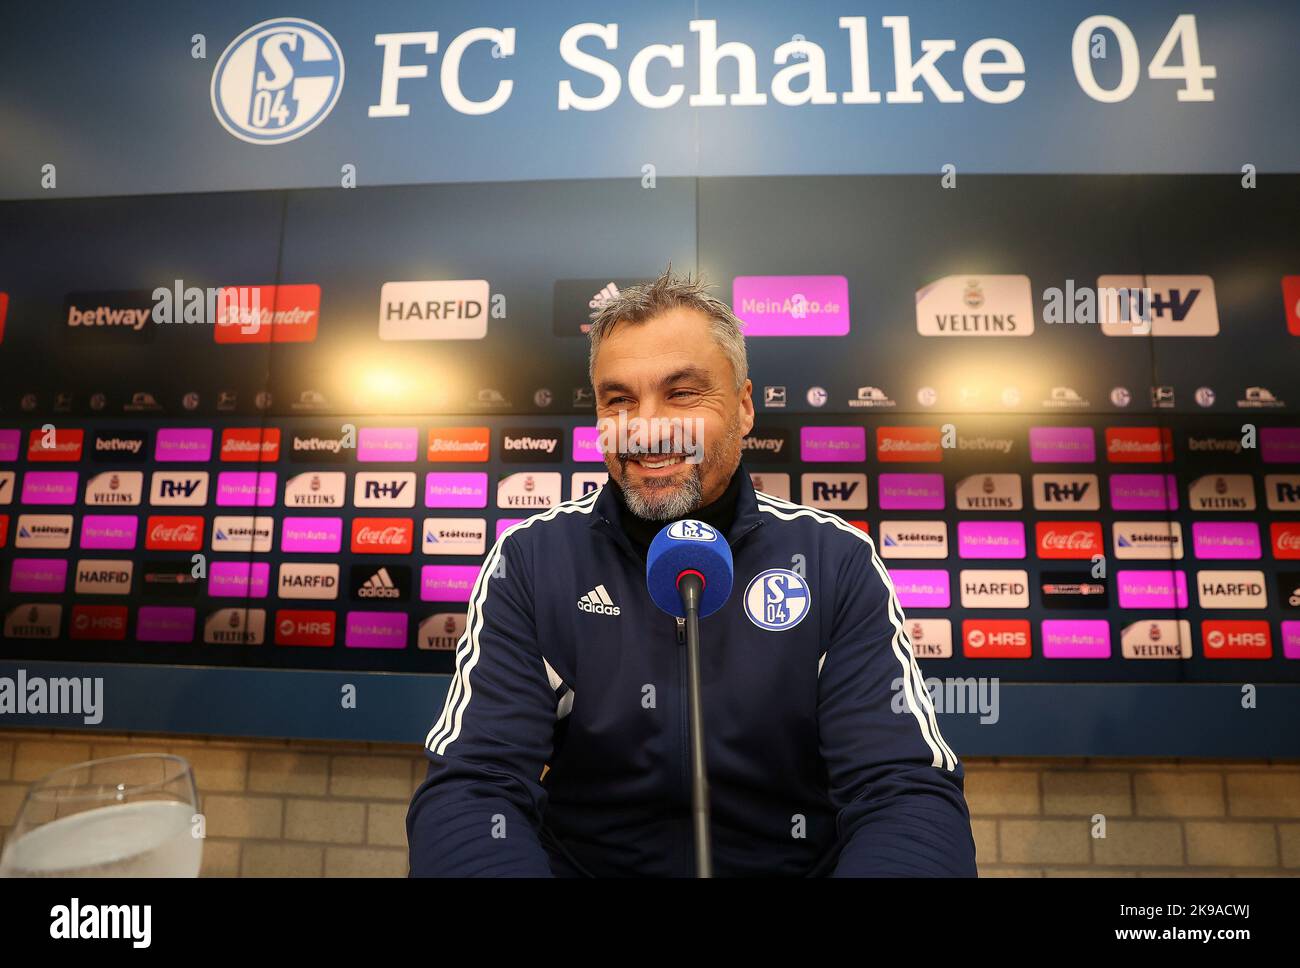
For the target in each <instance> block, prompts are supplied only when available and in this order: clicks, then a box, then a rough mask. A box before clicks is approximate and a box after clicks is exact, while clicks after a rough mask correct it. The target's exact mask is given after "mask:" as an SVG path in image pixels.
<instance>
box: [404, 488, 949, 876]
mask: <svg viewBox="0 0 1300 968" xmlns="http://www.w3.org/2000/svg"><path fill="white" fill-rule="evenodd" d="M741 470H742V473H741V475H740V476H741V478H742V481H741V490H740V495H739V498H738V501H737V507H736V516H735V520H734V523H733V524H732V526H731V528H730V530H729V532H728V534H727V538H728V541H729V543H730V545H731V548H732V553H733V555H734V558H735V568H736V572H735V584H734V585H733V588H732V593H731V597H730V599H729V600H728V601H727V604H726V605H724V606H723V608H722V609H721V610H719V611H718V612H716V613H714V614H713V615H711V616H709V617H708V618H705V619H702V620H701V622H700V640H701V674H702V680H703V706H704V721H705V749H706V760H707V767H708V776H709V786H710V793H711V796H712V818H711V819H712V837H713V854H714V869H715V873H716V874H717V875H718V876H728V875H763V874H769V875H795V876H801V875H822V874H837V875H885V876H887V875H962V876H974V874H975V846H974V843H973V841H972V838H971V829H970V815H969V812H968V810H967V807H966V801H965V798H964V796H963V793H962V785H963V769H962V765H961V763H960V761H959V760H958V759H957V756H956V755H955V754H954V753H953V751H952V749H951V748H949V746H948V745H947V744H946V743H945V742H944V740H943V737H942V736H941V735H940V734H939V729H938V726H937V723H936V719H935V716H934V713H933V710H932V707H931V705H930V703H929V698H928V696H927V695H926V692H925V689H924V686H923V685H922V683H921V673H920V670H919V669H918V667H917V665H916V662H915V660H914V659H913V657H912V651H911V643H910V640H909V638H908V634H907V628H906V624H905V622H904V619H903V613H902V609H901V608H900V607H899V604H898V599H897V597H896V596H895V594H894V590H893V585H892V584H891V583H890V581H889V578H888V575H887V574H886V572H885V569H884V566H883V565H882V564H881V561H880V559H879V558H878V557H877V555H876V552H875V547H874V545H873V544H872V542H871V540H870V539H869V538H868V537H867V536H866V535H865V534H864V533H862V532H861V531H859V530H858V529H856V528H854V527H852V526H851V525H848V524H846V523H844V522H843V521H842V520H841V519H840V518H838V517H836V516H834V515H832V514H829V513H827V512H825V511H819V510H815V509H813V508H808V507H804V506H802V505H797V504H792V503H790V502H788V501H784V500H780V499H778V498H774V497H770V496H768V495H766V494H762V493H760V492H755V491H754V489H753V486H752V484H751V483H750V481H749V477H748V475H747V474H745V473H744V472H743V467H742V469H741ZM611 491H612V488H611V487H610V486H606V487H605V488H602V489H601V490H600V491H597V492H595V493H593V494H589V495H587V496H586V497H583V498H581V499H578V500H574V501H569V502H566V503H564V504H561V505H559V506H558V507H555V508H552V509H550V510H548V511H546V512H544V513H541V514H538V515H535V516H534V517H532V518H529V519H528V520H526V521H524V522H522V523H520V524H518V525H516V526H514V527H512V528H510V529H509V530H508V531H506V532H505V534H504V535H502V537H501V539H500V540H499V541H498V542H497V543H496V545H495V546H494V547H493V549H492V550H491V552H490V553H489V554H488V556H487V559H486V561H485V563H484V567H483V570H482V572H481V574H480V576H479V579H478V581H477V583H476V584H475V586H474V591H473V594H472V597H471V599H470V603H469V610H468V617H467V625H466V631H465V635H464V637H463V638H462V639H461V640H460V643H459V645H458V647H457V652H456V671H455V674H454V676H453V677H452V682H451V688H450V690H449V692H448V694H447V699H446V704H445V707H444V709H443V712H442V715H441V716H440V717H439V719H438V721H437V722H436V723H435V724H434V726H433V728H432V730H430V732H429V735H428V737H427V740H426V747H427V754H428V757H429V760H430V763H429V772H428V777H427V779H426V780H425V782H424V784H423V785H422V786H421V787H420V788H419V789H418V790H417V791H416V794H415V797H414V799H413V800H412V802H411V807H410V810H409V812H408V815H407V835H408V841H409V845H410V866H411V873H412V875H414V876H423V875H452V876H469V875H516V876H520V875H522V876H550V875H552V874H554V875H557V876H575V875H577V876H581V875H592V876H618V875H680V876H689V875H691V874H693V873H694V869H695V866H694V865H695V861H694V847H693V840H692V827H691V822H692V821H691V812H690V805H691V787H690V761H689V747H688V731H687V705H686V646H685V639H684V629H683V628H681V627H680V625H681V623H679V621H678V620H677V619H675V618H673V617H672V616H669V615H667V614H665V613H664V612H661V611H660V610H659V609H658V608H656V607H655V605H654V604H653V602H651V600H650V596H649V593H648V592H647V591H646V585H645V565H644V563H643V561H642V559H641V558H640V557H639V555H638V554H637V553H636V552H635V551H634V549H633V547H632V544H631V542H630V541H629V540H628V538H627V536H626V534H625V533H624V531H623V529H622V527H621V526H620V523H619V518H618V515H619V511H620V509H619V502H618V500H617V496H616V495H615V494H613V493H611ZM896 710H897V711H896Z"/></svg>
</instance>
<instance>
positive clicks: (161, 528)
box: [149, 524, 199, 544]
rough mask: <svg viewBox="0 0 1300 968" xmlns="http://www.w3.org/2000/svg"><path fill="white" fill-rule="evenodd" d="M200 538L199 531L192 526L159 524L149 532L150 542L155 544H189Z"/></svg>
mask: <svg viewBox="0 0 1300 968" xmlns="http://www.w3.org/2000/svg"><path fill="white" fill-rule="evenodd" d="M198 538H199V529H198V528H196V527H195V526H194V525H192V524H172V525H166V524H159V525H155V526H154V528H153V529H152V530H151V531H150V532H149V540H150V541H152V542H154V543H155V544H188V543H190V542H193V541H197V540H198Z"/></svg>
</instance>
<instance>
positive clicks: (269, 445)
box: [221, 427, 280, 463]
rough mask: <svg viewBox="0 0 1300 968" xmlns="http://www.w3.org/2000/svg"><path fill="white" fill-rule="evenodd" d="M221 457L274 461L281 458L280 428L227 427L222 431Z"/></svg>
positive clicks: (230, 459) (231, 459)
mask: <svg viewBox="0 0 1300 968" xmlns="http://www.w3.org/2000/svg"><path fill="white" fill-rule="evenodd" d="M221 459H222V460H223V461H245V462H248V461H258V462H263V461H264V462H272V463H273V462H275V461H277V460H279V459H280V430H279V428H278V427H227V428H226V429H225V430H223V431H222V432H221Z"/></svg>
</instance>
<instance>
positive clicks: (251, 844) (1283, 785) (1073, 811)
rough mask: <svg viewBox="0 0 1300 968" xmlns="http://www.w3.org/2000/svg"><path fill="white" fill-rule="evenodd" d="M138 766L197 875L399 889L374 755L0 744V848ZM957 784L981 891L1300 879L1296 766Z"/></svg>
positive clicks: (1017, 764) (158, 740) (79, 742)
mask: <svg viewBox="0 0 1300 968" xmlns="http://www.w3.org/2000/svg"><path fill="white" fill-rule="evenodd" d="M150 751H155V752H156V751H165V752H169V753H176V754H179V755H181V756H184V757H186V758H188V759H189V761H190V762H191V763H192V764H193V765H194V770H195V775H196V777H197V780H198V785H199V790H200V793H201V794H202V796H203V808H204V813H205V815H206V817H207V823H208V831H207V832H208V839H207V842H206V843H205V845H204V849H203V872H204V874H205V875H212V876H243V877H256V876H266V875H272V876H305V877H318V876H322V875H324V876H327V877H349V876H358V875H361V876H402V875H405V873H406V831H405V826H404V819H405V815H406V806H407V803H408V802H409V799H410V796H411V793H412V792H413V791H414V789H415V787H416V786H418V785H419V782H420V779H421V778H422V777H423V775H424V763H425V761H424V757H423V755H422V754H421V752H420V750H419V749H418V748H414V747H410V746H400V745H389V744H382V743H338V742H315V741H305V740H272V739H229V738H222V737H188V738H180V737H174V736H151V735H143V734H131V735H124V734H120V735H105V734H100V733H72V732H29V731H26V730H10V731H0V842H2V840H3V837H4V836H5V835H6V834H7V833H8V828H9V826H10V825H11V824H12V823H13V821H14V817H15V815H16V814H17V811H18V807H19V804H20V802H21V800H22V795H23V791H24V789H25V787H26V784H27V783H28V782H30V781H31V780H33V779H35V778H37V777H39V776H42V775H43V774H45V773H48V772H50V771H51V770H54V769H57V768H58V767H60V766H66V765H68V764H70V763H75V762H78V761H80V760H86V759H92V758H99V757H104V756H116V755H121V754H124V753H137V752H150ZM966 770H967V784H966V792H967V798H968V800H969V802H970V807H971V815H972V819H973V827H974V832H975V842H976V846H977V849H978V855H979V866H980V873H981V874H982V875H984V876H989V875H999V876H1008V875H1009V876H1030V877H1041V876H1049V877H1050V876H1070V875H1092V876H1103V877H1141V876H1168V875H1172V874H1186V875H1192V876H1195V875H1218V876H1222V875H1232V874H1238V875H1245V876H1258V875H1263V874H1268V875H1288V876H1300V762H1277V761H1265V760H1256V761H1231V762H1225V761H1210V760H1146V759H1144V760H1069V759H1051V760H1039V759H1035V760H1029V759H977V758H972V759H968V760H966ZM1096 814H1101V815H1103V816H1104V817H1105V823H1106V831H1105V832H1106V836H1105V837H1104V838H1097V837H1094V836H1092V832H1093V829H1094V821H1093V819H1092V818H1093V817H1094V815H1096Z"/></svg>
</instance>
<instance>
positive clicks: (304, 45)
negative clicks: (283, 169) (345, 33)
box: [212, 17, 343, 145]
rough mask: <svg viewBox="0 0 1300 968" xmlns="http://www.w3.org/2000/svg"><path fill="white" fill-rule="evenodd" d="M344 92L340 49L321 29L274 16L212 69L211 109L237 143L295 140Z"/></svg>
mask: <svg viewBox="0 0 1300 968" xmlns="http://www.w3.org/2000/svg"><path fill="white" fill-rule="evenodd" d="M342 90H343V51H342V50H340V49H339V45H338V42H337V41H335V39H334V38H333V37H332V36H330V34H329V32H328V31H327V30H325V29H324V28H323V27H321V26H319V25H317V24H314V23H312V22H311V21H310V20H300V19H299V18H297V17H277V18H275V19H272V20H264V21H262V22H261V23H260V24H256V25H255V26H252V27H249V28H248V29H247V30H245V31H244V32H243V33H242V34H240V35H239V36H238V37H236V38H235V39H234V40H233V41H231V43H230V46H229V47H227V48H226V49H225V51H223V52H222V54H221V57H220V59H219V60H218V61H217V66H216V68H215V69H214V70H213V71H212V110H213V112H214V113H215V114H216V116H217V120H218V121H220V122H221V126H222V127H224V128H225V129H226V130H227V131H229V132H230V133H231V134H232V135H234V136H235V137H236V138H238V139H239V140H241V141H247V142H248V143H250V144H256V145H277V144H283V143H284V142H286V141H292V140H294V139H295V138H300V137H302V136H303V135H304V134H306V133H307V132H308V131H310V130H311V129H312V128H314V127H316V125H318V124H320V123H321V122H322V121H324V120H325V118H326V117H327V116H328V115H329V113H330V111H332V110H333V109H334V105H335V104H336V103H337V102H338V99H339V94H340V92H341V91H342Z"/></svg>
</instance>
